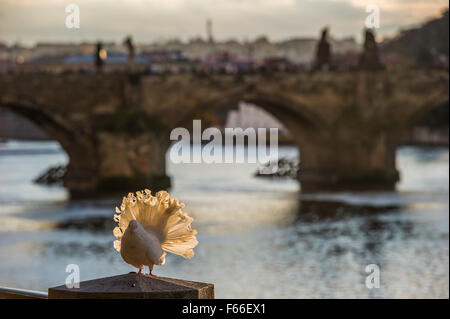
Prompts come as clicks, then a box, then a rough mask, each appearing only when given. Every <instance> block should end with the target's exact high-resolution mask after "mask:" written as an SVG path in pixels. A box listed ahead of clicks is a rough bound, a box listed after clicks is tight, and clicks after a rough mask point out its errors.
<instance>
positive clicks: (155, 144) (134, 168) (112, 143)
mask: <svg viewBox="0 0 450 319" xmlns="http://www.w3.org/2000/svg"><path fill="white" fill-rule="evenodd" d="M166 144H167V142H165V141H163V140H162V139H161V138H159V137H158V136H157V135H156V134H154V133H152V132H147V133H143V134H139V135H137V136H129V135H128V134H127V133H123V132H120V133H112V132H98V133H97V135H96V149H95V153H92V152H88V151H87V150H86V149H84V151H83V150H82V149H80V150H79V151H78V152H76V151H75V150H74V148H71V149H70V150H69V157H70V162H69V165H68V169H67V174H66V176H65V178H64V185H65V186H66V187H67V188H68V189H69V191H70V193H71V195H72V197H86V196H90V195H91V196H92V195H97V194H99V193H100V194H101V193H106V194H111V193H116V192H118V193H122V192H130V191H134V190H138V189H144V188H151V189H155V190H160V189H166V188H168V187H169V186H170V178H169V177H168V176H167V175H166V163H165V154H166Z"/></svg>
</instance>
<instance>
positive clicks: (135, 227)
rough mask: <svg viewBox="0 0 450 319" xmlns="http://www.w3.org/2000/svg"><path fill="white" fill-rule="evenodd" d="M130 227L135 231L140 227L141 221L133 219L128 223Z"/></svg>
mask: <svg viewBox="0 0 450 319" xmlns="http://www.w3.org/2000/svg"><path fill="white" fill-rule="evenodd" d="M128 227H129V228H130V230H131V231H135V230H137V229H138V228H139V223H138V222H137V220H135V219H133V220H131V221H130V223H129V224H128Z"/></svg>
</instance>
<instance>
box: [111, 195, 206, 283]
mask: <svg viewBox="0 0 450 319" xmlns="http://www.w3.org/2000/svg"><path fill="white" fill-rule="evenodd" d="M182 208H184V204H182V203H179V202H178V200H177V199H176V198H171V197H170V195H169V193H167V192H166V191H160V192H157V193H156V196H152V194H151V192H150V190H148V189H146V190H144V191H143V192H136V196H135V195H134V194H133V193H129V194H128V196H127V197H124V198H123V201H122V205H121V206H120V209H119V208H117V207H116V213H117V215H114V221H116V222H117V223H118V226H117V227H116V228H114V230H113V234H114V236H115V237H116V238H117V239H118V240H116V241H114V248H116V249H117V250H118V251H119V252H120V254H121V256H122V258H123V260H125V262H127V263H128V264H130V265H133V266H134V267H136V268H138V269H139V274H141V273H142V269H143V268H144V266H148V268H149V274H148V275H149V276H154V275H153V274H152V270H153V265H164V262H165V256H166V253H165V252H164V251H168V252H171V253H174V254H177V255H180V256H183V257H184V258H191V257H192V256H194V250H193V248H194V247H195V246H197V244H198V241H197V238H196V237H195V235H196V234H197V231H196V230H193V229H192V228H191V223H192V221H193V218H192V217H189V216H188V215H187V214H186V213H185V212H183V211H182Z"/></svg>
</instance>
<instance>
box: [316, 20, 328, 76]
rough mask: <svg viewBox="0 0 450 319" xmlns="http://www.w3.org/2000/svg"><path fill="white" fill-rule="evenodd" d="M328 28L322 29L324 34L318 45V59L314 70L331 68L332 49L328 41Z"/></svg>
mask: <svg viewBox="0 0 450 319" xmlns="http://www.w3.org/2000/svg"><path fill="white" fill-rule="evenodd" d="M327 35H328V28H324V29H323V30H322V36H321V38H320V41H319V44H318V45H317V51H316V60H315V62H314V70H329V69H330V58H331V50H330V44H329V43H328V37H327Z"/></svg>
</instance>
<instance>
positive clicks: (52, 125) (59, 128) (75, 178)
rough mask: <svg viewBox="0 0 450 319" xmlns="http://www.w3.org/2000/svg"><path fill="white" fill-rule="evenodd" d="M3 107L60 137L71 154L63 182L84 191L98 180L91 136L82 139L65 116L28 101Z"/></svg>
mask: <svg viewBox="0 0 450 319" xmlns="http://www.w3.org/2000/svg"><path fill="white" fill-rule="evenodd" d="M0 107H2V108H4V109H6V110H9V111H10V112H13V113H15V114H17V115H19V116H22V117H24V118H26V119H28V120H29V121H31V122H33V123H34V124H36V125H37V126H38V127H39V128H40V129H41V130H42V131H43V132H45V133H46V134H47V135H48V136H49V137H50V138H51V139H52V140H55V141H57V142H58V143H59V144H60V145H61V147H62V149H63V150H64V151H65V152H66V154H67V155H68V158H69V163H68V170H67V174H66V176H65V177H64V181H63V183H64V185H65V186H66V187H68V188H69V189H71V190H73V194H74V195H77V194H78V191H77V190H80V192H79V194H80V195H85V194H84V192H83V191H81V190H83V189H88V188H91V187H92V185H93V184H95V183H96V180H95V176H96V174H95V171H96V169H97V167H96V158H95V157H96V154H95V151H94V150H95V146H94V143H93V140H92V139H82V138H81V136H82V134H80V132H78V131H76V130H73V129H71V128H70V126H69V125H68V124H67V123H65V121H64V119H63V118H58V117H57V116H55V115H54V114H50V113H48V112H47V111H46V110H45V108H43V107H40V106H39V105H37V104H35V105H31V104H28V103H20V102H8V103H1V104H0Z"/></svg>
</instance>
